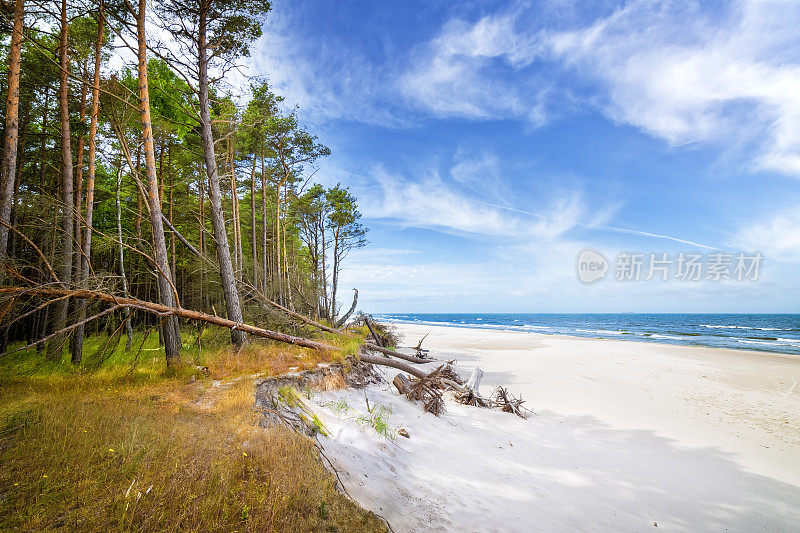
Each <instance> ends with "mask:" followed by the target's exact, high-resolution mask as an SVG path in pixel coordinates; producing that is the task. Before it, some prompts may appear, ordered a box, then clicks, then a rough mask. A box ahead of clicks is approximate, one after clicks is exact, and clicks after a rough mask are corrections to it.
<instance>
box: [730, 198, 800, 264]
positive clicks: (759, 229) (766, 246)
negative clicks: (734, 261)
mask: <svg viewBox="0 0 800 533" xmlns="http://www.w3.org/2000/svg"><path fill="white" fill-rule="evenodd" d="M732 244H733V245H734V246H737V247H740V248H741V249H743V250H753V251H760V252H761V253H763V254H764V255H765V257H767V259H770V260H771V259H777V260H785V261H791V262H797V261H800V209H798V208H796V209H792V210H788V211H786V212H783V213H778V214H775V215H773V216H771V217H769V218H767V219H766V220H762V221H758V222H754V223H751V224H750V225H749V226H746V227H743V228H741V229H740V230H739V231H738V232H737V234H736V235H735V236H734V238H733V243H732Z"/></svg>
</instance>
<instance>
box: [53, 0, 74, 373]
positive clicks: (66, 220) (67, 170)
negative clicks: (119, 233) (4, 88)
mask: <svg viewBox="0 0 800 533" xmlns="http://www.w3.org/2000/svg"><path fill="white" fill-rule="evenodd" d="M68 40H69V25H68V22H67V0H61V34H60V37H59V68H60V76H59V91H58V107H59V116H60V120H61V209H62V218H61V250H60V252H61V257H60V258H59V263H60V267H59V273H58V275H59V277H60V278H61V281H62V283H65V284H69V283H70V282H71V281H72V252H73V247H72V238H73V222H74V221H75V214H74V212H73V211H74V208H75V198H74V197H73V189H72V184H73V175H72V144H71V138H70V135H71V134H70V127H69V77H68V73H69V57H68V53H69V50H68V47H67V44H68ZM68 314H69V298H65V299H63V300H59V301H58V302H56V303H55V304H54V305H53V315H54V316H53V324H52V325H53V328H52V329H53V331H60V330H62V329H64V328H65V327H66V325H67V317H68ZM66 338H67V335H66V334H60V335H56V336H55V337H53V339H51V340H50V342H49V343H48V345H47V359H49V360H53V361H58V360H60V359H61V351H62V348H63V346H64V341H65V340H66Z"/></svg>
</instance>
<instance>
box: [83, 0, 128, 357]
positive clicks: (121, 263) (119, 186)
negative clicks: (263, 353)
mask: <svg viewBox="0 0 800 533" xmlns="http://www.w3.org/2000/svg"><path fill="white" fill-rule="evenodd" d="M102 5H103V0H100V6H101V7H100V9H101V13H102V9H103V8H102ZM101 16H102V15H101ZM101 20H102V19H101ZM120 189H122V163H117V240H118V241H119V275H120V277H121V278H122V294H123V295H124V296H125V297H126V298H129V297H130V294H129V292H128V280H127V278H126V277H125V247H124V246H122V202H121V201H120V197H119V195H120ZM83 301H84V302H85V300H83ZM84 309H85V307H84ZM83 318H85V317H81V320H83ZM125 334H126V336H127V338H126V339H125V351H126V352H127V351H130V349H131V345H132V344H133V325H132V324H131V309H130V307H126V308H125Z"/></svg>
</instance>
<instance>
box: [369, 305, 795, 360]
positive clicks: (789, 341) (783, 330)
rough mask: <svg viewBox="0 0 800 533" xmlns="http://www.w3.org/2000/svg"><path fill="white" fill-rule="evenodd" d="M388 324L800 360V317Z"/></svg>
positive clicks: (411, 317)
mask: <svg viewBox="0 0 800 533" xmlns="http://www.w3.org/2000/svg"><path fill="white" fill-rule="evenodd" d="M375 316H376V318H379V319H380V318H382V319H385V320H389V321H396V322H402V323H411V324H429V325H438V326H455V327H460V328H480V329H498V330H506V331H527V332H531V333H543V334H548V335H571V336H574V337H592V338H602V339H617V340H632V341H642V342H657V343H661V344H677V345H682V346H710V347H714V348H733V349H740V350H759V351H764V352H775V353H786V354H794V355H800V314H732V315H727V314H683V313H663V314H662V313H658V314H655V313H608V314H601V313H598V314H595V313H580V314H562V313H557V314H545V313H530V314H529V313H488V314H484V313H422V314H417V313H411V314H381V315H375Z"/></svg>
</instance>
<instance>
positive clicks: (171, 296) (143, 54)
mask: <svg viewBox="0 0 800 533" xmlns="http://www.w3.org/2000/svg"><path fill="white" fill-rule="evenodd" d="M146 7H147V0H139V12H138V13H137V14H136V30H137V31H136V33H137V38H138V45H139V46H138V56H139V57H138V59H139V65H138V71H139V105H140V109H139V112H140V115H141V121H142V140H143V143H144V162H145V171H146V173H147V202H148V204H149V206H150V226H151V229H152V233H153V250H154V255H155V258H154V259H155V262H156V266H157V267H158V270H159V272H158V292H159V297H160V299H161V303H162V304H163V305H165V306H167V307H176V304H177V301H176V297H177V295H176V294H175V292H174V285H173V283H172V280H171V279H170V274H169V260H168V258H167V244H166V240H165V239H164V224H163V222H162V220H161V202H159V200H158V178H157V176H156V155H155V147H154V146H153V123H152V120H151V118H150V88H149V85H148V79H147V43H146V41H145V9H146ZM162 334H163V335H162V338H163V340H164V350H165V352H166V356H167V365H168V366H169V365H174V364H175V363H177V362H178V358H179V353H180V349H181V332H180V329H179V325H178V317H177V316H175V315H169V316H168V317H166V318H165V319H164V321H163V327H162Z"/></svg>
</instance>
